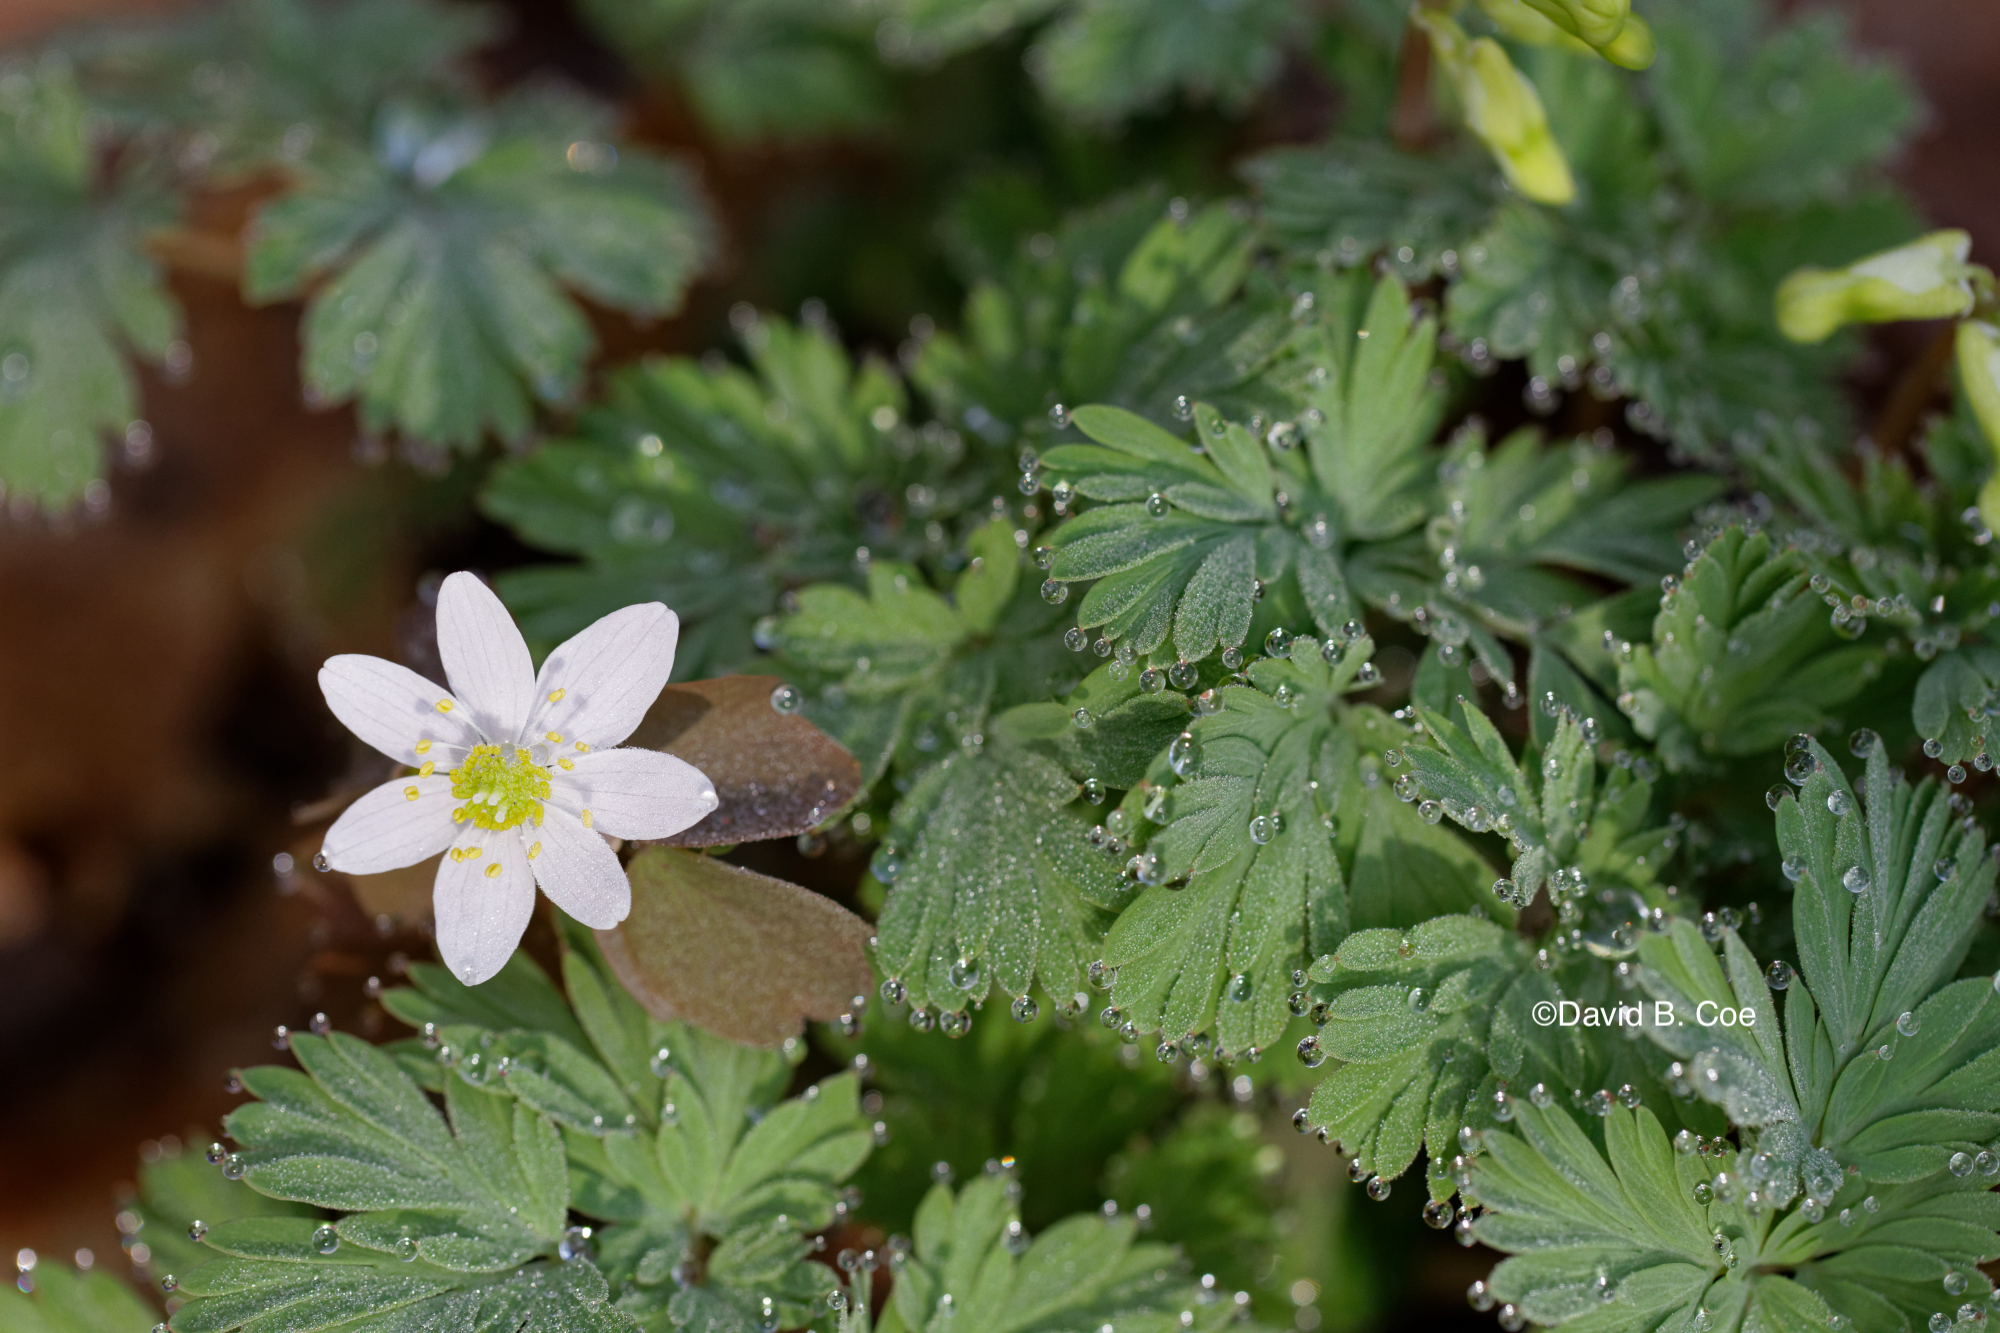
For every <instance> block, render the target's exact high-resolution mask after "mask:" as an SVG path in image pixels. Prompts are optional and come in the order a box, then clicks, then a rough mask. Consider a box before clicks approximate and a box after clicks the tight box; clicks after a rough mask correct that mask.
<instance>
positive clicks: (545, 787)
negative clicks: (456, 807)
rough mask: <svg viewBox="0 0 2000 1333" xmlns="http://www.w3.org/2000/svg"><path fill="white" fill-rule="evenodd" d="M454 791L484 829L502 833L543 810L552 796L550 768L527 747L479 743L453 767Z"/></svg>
mask: <svg viewBox="0 0 2000 1333" xmlns="http://www.w3.org/2000/svg"><path fill="white" fill-rule="evenodd" d="M451 794H452V795H453V796H456V797H457V798H458V799H459V800H461V801H464V802H465V805H464V806H463V809H464V810H465V812H466V814H467V815H468V816H469V817H470V818H471V820H472V822H473V823H474V824H477V825H478V826H479V827H480V828H483V829H491V830H493V831H495V832H499V831H501V830H503V829H510V828H513V827H514V826H515V825H517V824H519V823H520V822H521V821H523V820H525V819H531V818H533V817H534V816H536V815H538V814H540V813H541V808H542V802H543V801H545V800H547V799H548V796H549V771H548V770H547V769H546V768H543V767H542V766H541V765H540V764H537V763H535V762H534V761H533V759H532V758H531V757H530V756H529V754H528V752H527V751H526V750H517V749H515V748H514V747H513V746H511V745H510V746H505V747H502V746H498V745H475V746H473V747H472V749H471V750H469V751H468V752H467V753H466V756H465V762H464V763H462V764H460V765H459V766H458V767H457V768H454V769H452V770H451Z"/></svg>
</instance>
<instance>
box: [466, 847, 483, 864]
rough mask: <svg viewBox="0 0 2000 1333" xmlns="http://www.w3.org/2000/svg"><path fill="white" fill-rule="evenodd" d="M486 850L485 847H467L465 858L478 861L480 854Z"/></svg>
mask: <svg viewBox="0 0 2000 1333" xmlns="http://www.w3.org/2000/svg"><path fill="white" fill-rule="evenodd" d="M485 850H486V849H485V848H484V847H468V848H466V849H465V859H466V860H468V861H476V860H478V859H479V854H480V853H481V852H483V851H485Z"/></svg>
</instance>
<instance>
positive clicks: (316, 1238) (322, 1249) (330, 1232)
mask: <svg viewBox="0 0 2000 1333" xmlns="http://www.w3.org/2000/svg"><path fill="white" fill-rule="evenodd" d="M312 1247H313V1250H314V1252H315V1253H318V1254H332V1253H333V1252H334V1251H335V1250H337V1249H339V1248H340V1233H339V1232H337V1231H335V1230H334V1229H333V1228H332V1227H329V1226H320V1227H315V1228H313V1234H312Z"/></svg>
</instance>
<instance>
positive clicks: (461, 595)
mask: <svg viewBox="0 0 2000 1333" xmlns="http://www.w3.org/2000/svg"><path fill="white" fill-rule="evenodd" d="M437 640H438V656H439V657H440V658H442V659H443V660H444V674H445V679H447V680H449V681H450V682H451V688H452V692H453V693H454V694H456V695H457V696H458V697H459V699H460V700H462V701H463V702H464V704H465V706H466V707H467V708H469V709H471V710H472V721H473V725H474V726H476V727H478V728H479V730H480V732H481V734H483V735H484V736H485V737H486V738H487V739H488V740H491V741H496V742H497V741H518V740H520V739H521V728H522V727H523V726H524V725H526V723H527V721H528V707H529V705H530V704H531V703H533V701H534V698H535V662H534V659H533V658H531V657H530V656H528V641H527V640H526V639H523V638H522V637H521V631H520V630H518V629H516V628H515V627H514V617H512V616H510V615H508V614H507V608H506V607H504V606H502V605H501V604H500V599H499V598H498V597H496V596H494V595H493V590H492V589H491V588H488V587H487V586H486V585H485V584H483V583H481V582H480V581H479V580H478V579H476V578H474V577H473V576H472V575H470V574H467V573H464V572H460V573H457V574H453V575H452V576H451V577H450V578H448V579H446V580H445V581H444V585H443V586H442V587H440V588H439V589H438V599H437Z"/></svg>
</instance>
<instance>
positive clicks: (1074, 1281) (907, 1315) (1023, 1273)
mask: <svg viewBox="0 0 2000 1333" xmlns="http://www.w3.org/2000/svg"><path fill="white" fill-rule="evenodd" d="M1008 1196H1009V1188H1008V1182H1007V1181H1005V1180H1004V1179H1003V1178H1002V1177H1001V1175H999V1174H998V1173H995V1174H990V1175H986V1176H982V1177H980V1178H979V1179H977V1180H974V1181H973V1182H972V1183H971V1184H969V1185H967V1186H966V1187H965V1188H964V1189H963V1190H961V1191H959V1192H958V1193H957V1195H955V1196H954V1195H953V1193H952V1191H951V1190H950V1188H949V1187H947V1186H944V1185H939V1186H936V1187H935V1188H933V1189H932V1190H931V1192H930V1194H929V1196H928V1197H927V1198H926V1199H925V1200H924V1203H923V1207H922V1208H921V1209H919V1210H918V1212H917V1220H916V1227H915V1233H916V1234H915V1240H916V1248H915V1252H914V1253H913V1254H912V1255H911V1257H910V1261H909V1262H908V1263H907V1264H905V1265H904V1266H903V1268H902V1270H901V1271H900V1272H899V1273H898V1274H897V1281H896V1286H895V1290H894V1293H893V1295H892V1300H893V1301H894V1309H895V1312H896V1314H897V1315H898V1316H899V1317H900V1318H901V1320H902V1322H903V1324H904V1325H905V1326H907V1327H908V1328H910V1329H914V1330H923V1331H924V1333H941V1330H943V1329H946V1328H950V1329H953V1330H957V1333H1044V1331H1046V1333H1054V1331H1055V1330H1060V1329H1075V1328H1095V1327H1099V1326H1101V1325H1102V1324H1105V1323H1111V1324H1113V1325H1114V1326H1115V1327H1118V1328H1123V1329H1132V1330H1135V1331H1136V1333H1168V1330H1170V1329H1173V1328H1176V1327H1184V1326H1185V1325H1183V1324H1182V1323H1181V1321H1180V1318H1179V1315H1178V1314H1177V1313H1176V1311H1178V1310H1180V1309H1183V1308H1185V1309H1189V1310H1193V1311H1196V1312H1198V1313H1197V1314H1196V1316H1195V1319H1196V1322H1195V1323H1194V1324H1193V1325H1192V1327H1194V1328H1196V1329H1198V1330H1202V1331H1203V1333H1209V1331H1212V1330H1215V1329H1219V1328H1221V1327H1222V1326H1223V1325H1224V1324H1226V1323H1227V1322H1228V1321H1229V1320H1230V1319H1231V1318H1233V1317H1234V1313H1235V1311H1234V1308H1233V1307H1232V1306H1231V1305H1230V1304H1229V1303H1228V1302H1223V1301H1213V1300H1211V1301H1210V1302H1208V1303H1207V1304H1203V1303H1201V1302H1200V1301H1198V1300H1196V1299H1195V1298H1194V1295H1193V1290H1192V1288H1191V1286H1190V1285H1189V1284H1187V1283H1186V1281H1185V1279H1183V1278H1181V1277H1179V1276H1178V1275H1177V1274H1175V1273H1174V1271H1173V1269H1174V1264H1173V1252H1172V1251H1171V1250H1169V1249H1168V1248H1167V1247H1165V1246H1163V1245H1154V1244H1140V1243H1137V1233H1138V1224H1137V1223H1136V1222H1135V1221H1134V1220H1133V1219H1131V1218H1127V1217H1116V1218H1105V1217H1099V1216H1089V1215H1085V1216H1079V1217H1069V1218H1065V1219H1064V1220H1062V1221H1061V1222H1058V1223H1056V1224H1055V1225H1054V1226H1052V1227H1050V1228H1049V1229H1048V1230H1046V1231H1044V1232H1043V1233H1042V1234H1041V1235H1039V1236H1036V1237H1034V1238H1033V1239H1032V1240H1030V1239H1029V1238H1028V1236H1027V1234H1026V1232H1025V1231H1024V1230H1023V1228H1022V1227H1021V1224H1020V1220H1019V1218H1018V1217H1017V1216H1016V1215H1015V1210H1014V1205H1013V1201H1012V1200H1011V1199H1010V1198H1009V1197H1008ZM947 1297H949V1298H950V1299H946V1298H947Z"/></svg>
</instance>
